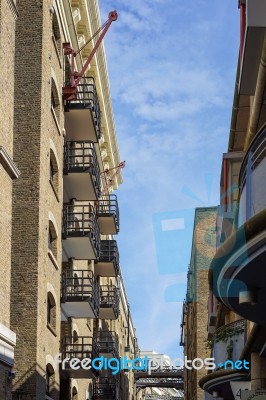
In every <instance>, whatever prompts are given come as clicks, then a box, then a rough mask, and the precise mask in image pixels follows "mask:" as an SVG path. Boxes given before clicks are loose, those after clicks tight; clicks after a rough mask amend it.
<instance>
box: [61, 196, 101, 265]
mask: <svg viewBox="0 0 266 400" xmlns="http://www.w3.org/2000/svg"><path fill="white" fill-rule="evenodd" d="M62 245H63V261H67V260H68V259H69V258H75V259H77V260H96V259H97V258H98V257H99V252H100V230H99V226H98V222H97V218H96V216H95V213H94V210H93V208H92V206H91V205H90V204H87V205H65V206H64V208H63V229H62Z"/></svg>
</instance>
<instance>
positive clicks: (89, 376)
mask: <svg viewBox="0 0 266 400" xmlns="http://www.w3.org/2000/svg"><path fill="white" fill-rule="evenodd" d="M0 7H1V8H0V22H1V33H0V43H1V55H2V56H1V59H0V65H1V72H2V74H3V75H2V76H3V77H4V78H3V79H4V80H3V87H2V90H3V93H2V94H3V96H2V100H1V102H0V111H1V115H2V116H4V118H3V117H2V118H1V131H0V137H1V143H0V146H1V147H0V179H1V192H0V196H1V199H0V200H1V201H0V213H1V225H0V236H1V245H2V246H1V250H2V251H1V264H0V268H1V281H0V298H1V303H0V304H1V306H0V307H1V308H0V309H1V312H0V399H5V400H9V399H11V398H12V399H13V400H24V399H25V400H31V399H32V400H33V399H47V400H51V399H52V400H57V399H62V400H63V399H64V400H68V399H69V400H70V399H71V400H74V399H75V400H77V399H94V400H96V399H102V398H104V399H134V398H135V392H134V379H133V374H132V373H131V372H128V373H119V374H117V375H111V373H110V371H109V372H104V371H102V372H100V373H97V371H96V370H93V369H90V370H89V371H85V372H84V370H74V369H72V368H71V365H70V363H71V360H72V359H74V358H78V359H83V358H86V357H89V358H93V357H96V356H97V357H100V356H105V357H107V358H110V357H118V356H119V357H123V356H124V355H126V356H127V357H128V358H133V357H134V354H135V350H136V348H137V342H136V337H135V329H134V326H133V323H132V319H131V316H130V310H129V305H128V301H127V297H126V291H125V287H124V283H123V279H122V276H121V270H120V263H119V251H118V246H117V242H116V240H115V235H116V234H117V233H118V231H119V208H118V203H117V199H116V196H115V195H114V194H112V192H113V191H114V190H115V189H117V188H118V186H119V185H120V184H121V183H122V177H121V170H120V168H119V167H118V166H119V164H120V158H119V149H118V144H117V140H116V135H115V126H114V118H113V113H112V104H111V96H110V89H109V80H108V73H107V66H106V59H105V52H104V47H103V45H100V47H99V48H98V50H97V53H96V55H95V56H94V58H93V59H92V61H91V62H90V65H89V67H88V69H87V71H86V74H85V78H84V79H82V81H81V82H80V84H79V86H78V88H77V92H78V94H77V99H76V100H74V101H67V100H66V98H65V97H62V87H64V86H66V85H69V82H70V81H69V79H70V71H71V62H70V61H71V60H70V56H65V55H64V53H63V43H66V42H69V43H70V44H71V45H72V46H73V48H74V49H79V48H81V47H82V46H83V45H84V44H85V43H86V41H87V40H88V39H90V38H91V37H92V36H93V34H94V33H95V32H96V31H97V30H98V29H99V27H100V26H101V22H100V13H99V7H98V1H97V0H91V1H89V2H87V1H85V0H72V1H62V0H54V1H53V0H47V1H42V0H38V1H32V0H17V1H13V0H1V1H0ZM106 17H107V16H106ZM104 18H105V16H104ZM96 40H97V37H96V38H95V39H93V40H92V41H91V42H90V43H89V45H87V46H86V47H84V49H83V50H82V51H81V52H80V53H79V54H78V55H77V56H76V58H75V69H76V70H77V71H80V70H81V68H82V66H83V65H84V63H85V61H86V59H87V57H88V55H89V54H90V52H91V51H92V48H93V46H94V44H95V41H96ZM107 170H108V171H109V173H108V172H106V171H107ZM59 353H61V355H62V358H68V359H69V360H68V361H67V362H66V363H65V364H64V365H63V364H62V363H61V364H60V365H59V366H58V365H57V363H56V361H55V359H56V357H57V355H58V354H59ZM103 396H104V397H103Z"/></svg>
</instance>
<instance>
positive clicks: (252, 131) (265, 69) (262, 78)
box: [244, 35, 266, 151]
mask: <svg viewBox="0 0 266 400" xmlns="http://www.w3.org/2000/svg"><path fill="white" fill-rule="evenodd" d="M265 82H266V35H265V36H264V42H263V49H262V57H261V61H260V67H259V73H258V79H257V84H256V90H255V95H254V98H253V104H252V108H251V114H250V119H249V126H248V132H247V136H246V140H245V147H244V150H245V151H246V150H247V149H248V147H249V145H250V143H251V141H252V139H253V138H254V136H255V135H256V133H257V130H258V124H259V118H260V112H261V106H262V104H263V93H264V88H265Z"/></svg>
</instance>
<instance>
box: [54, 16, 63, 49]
mask: <svg viewBox="0 0 266 400" xmlns="http://www.w3.org/2000/svg"><path fill="white" fill-rule="evenodd" d="M52 38H53V42H54V44H55V47H56V50H57V52H58V53H59V55H60V56H61V49H62V43H61V34H60V28H59V24H58V18H57V15H56V12H54V13H53V20H52Z"/></svg>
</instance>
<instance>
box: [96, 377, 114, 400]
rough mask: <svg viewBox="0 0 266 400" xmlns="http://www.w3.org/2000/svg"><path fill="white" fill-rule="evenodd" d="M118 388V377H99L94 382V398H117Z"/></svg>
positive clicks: (107, 399)
mask: <svg viewBox="0 0 266 400" xmlns="http://www.w3.org/2000/svg"><path fill="white" fill-rule="evenodd" d="M118 390H119V389H118V379H117V378H99V381H98V382H95V383H94V384H93V400H116V399H118Z"/></svg>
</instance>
